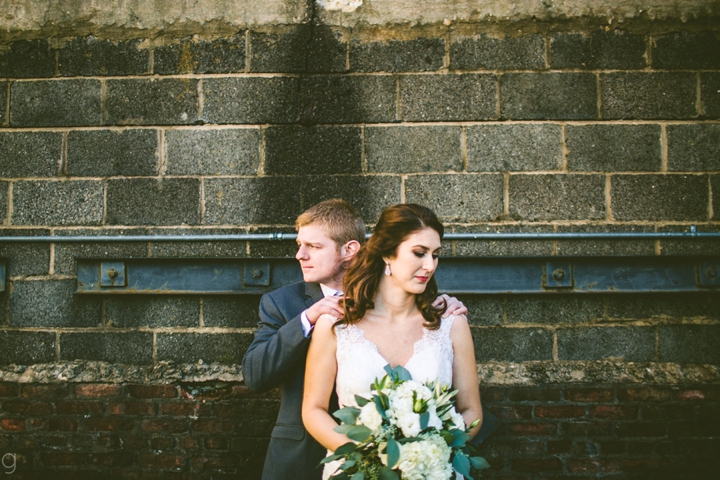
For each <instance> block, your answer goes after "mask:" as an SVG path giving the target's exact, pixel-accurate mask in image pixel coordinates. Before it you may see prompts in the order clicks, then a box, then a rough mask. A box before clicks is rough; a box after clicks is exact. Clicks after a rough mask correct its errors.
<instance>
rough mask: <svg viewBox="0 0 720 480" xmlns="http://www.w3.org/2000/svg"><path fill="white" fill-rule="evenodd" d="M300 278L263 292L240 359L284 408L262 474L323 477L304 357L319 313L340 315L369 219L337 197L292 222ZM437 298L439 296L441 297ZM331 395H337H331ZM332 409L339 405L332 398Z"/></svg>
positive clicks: (266, 478)
mask: <svg viewBox="0 0 720 480" xmlns="http://www.w3.org/2000/svg"><path fill="white" fill-rule="evenodd" d="M295 228H296V229H297V232H298V235H297V244H298V251H297V254H296V255H295V258H296V259H297V260H298V261H299V262H300V267H301V269H302V274H303V281H302V282H298V283H294V284H292V285H287V286H285V287H282V288H279V289H277V290H275V291H274V292H271V293H268V294H265V295H263V296H262V299H261V300H260V322H259V323H258V329H257V332H255V339H254V340H253V342H252V344H251V345H250V347H249V348H248V351H247V353H246V354H245V358H243V376H244V378H245V383H246V385H247V386H248V387H249V388H250V389H251V390H253V391H255V392H263V391H267V390H270V389H271V388H275V387H278V386H279V387H281V391H282V393H281V399H280V412H279V414H278V418H277V421H276V423H275V427H274V428H273V431H272V434H271V436H270V445H269V447H268V451H267V456H266V457H265V466H264V468H263V474H262V478H263V480H304V479H313V480H314V479H320V478H321V477H322V468H320V467H318V464H319V463H320V460H322V459H323V458H324V457H325V455H326V450H325V449H324V448H323V447H322V446H321V445H320V444H319V443H317V442H316V441H315V439H313V438H312V437H311V436H310V434H309V433H308V432H307V431H306V430H305V427H303V424H302V418H301V407H302V397H303V383H304V380H305V356H306V354H307V349H308V345H309V343H310V337H311V336H312V330H313V327H314V326H315V322H316V321H317V319H318V318H319V317H320V316H321V315H323V314H325V313H327V314H330V315H332V316H334V317H338V318H339V317H342V316H343V309H342V307H341V306H340V298H342V297H341V295H342V292H341V288H342V280H343V277H344V275H345V269H346V268H347V265H348V264H349V262H350V261H351V260H352V259H353V258H355V255H356V254H357V252H358V250H359V249H360V245H361V244H362V243H363V242H364V241H365V224H364V223H363V221H362V219H361V218H360V216H359V215H358V213H357V211H355V209H354V208H353V207H352V206H350V204H348V203H347V202H345V201H343V200H339V199H333V200H326V201H324V202H321V203H319V204H317V205H315V206H314V207H312V208H310V209H309V210H307V211H306V212H304V213H302V214H301V215H300V216H299V217H298V218H297V220H296V221H295ZM443 298H444V299H445V301H446V302H447V304H448V309H447V311H448V313H454V314H456V315H462V314H465V313H467V309H466V308H465V306H464V305H463V304H462V303H460V302H459V301H458V300H456V299H455V298H451V297H448V296H446V295H445V296H443ZM438 300H439V299H438ZM333 397H334V395H333ZM331 402H332V403H334V405H333V404H332V403H331V405H330V410H329V411H330V412H334V411H335V410H336V409H337V399H336V398H333V399H332V400H331Z"/></svg>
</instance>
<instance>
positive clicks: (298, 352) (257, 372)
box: [243, 295, 310, 392]
mask: <svg viewBox="0 0 720 480" xmlns="http://www.w3.org/2000/svg"><path fill="white" fill-rule="evenodd" d="M309 344H310V339H309V338H306V337H305V335H303V329H302V323H301V322H300V315H297V316H295V317H293V318H291V319H287V318H285V316H284V315H283V313H282V312H281V311H280V309H279V308H278V307H277V305H276V304H275V301H274V300H273V298H272V297H271V296H270V295H263V297H262V299H261V300H260V322H259V323H258V329H257V331H256V332H255V338H254V339H253V341H252V343H251V344H250V347H249V348H248V350H247V352H246V353H245V357H244V358H243V377H244V379H245V384H246V385H247V386H248V387H249V388H250V389H251V390H253V391H255V392H264V391H267V390H270V389H271V388H274V387H277V386H278V385H280V384H282V383H283V382H284V381H285V378H286V376H287V374H288V372H289V371H290V370H291V369H292V368H293V367H296V366H297V365H298V361H303V360H304V359H305V355H306V354H307V349H308V345H309Z"/></svg>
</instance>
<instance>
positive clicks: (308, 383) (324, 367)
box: [302, 315, 350, 451]
mask: <svg viewBox="0 0 720 480" xmlns="http://www.w3.org/2000/svg"><path fill="white" fill-rule="evenodd" d="M334 323H335V319H334V318H332V317H330V316H328V315H323V316H321V317H320V318H319V319H318V321H317V323H315V328H314V329H313V333H312V340H311V341H310V348H309V350H308V355H307V363H306V365H305V390H304V393H303V403H302V419H303V423H304V424H305V428H306V429H307V431H308V432H310V435H312V436H313V437H314V438H315V440H317V441H318V442H320V444H322V445H323V446H324V447H325V448H327V449H329V450H333V451H335V449H337V448H338V447H339V446H341V445H343V444H345V443H347V442H349V441H350V439H348V437H347V436H345V435H342V434H340V433H337V432H335V431H334V430H333V428H335V427H337V423H336V422H335V420H333V418H332V417H331V416H330V413H329V412H328V406H329V404H330V396H331V395H332V390H333V388H334V386H335V376H336V375H337V361H336V359H335V352H336V350H337V340H336V339H335V335H333V332H332V326H333V324H334Z"/></svg>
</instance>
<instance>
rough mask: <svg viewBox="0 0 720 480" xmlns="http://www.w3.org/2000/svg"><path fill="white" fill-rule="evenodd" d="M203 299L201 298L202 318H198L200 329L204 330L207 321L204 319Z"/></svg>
mask: <svg viewBox="0 0 720 480" xmlns="http://www.w3.org/2000/svg"><path fill="white" fill-rule="evenodd" d="M203 313H204V312H203V298H202V297H200V318H198V325H199V326H200V328H203V327H204V326H205V319H204V317H203Z"/></svg>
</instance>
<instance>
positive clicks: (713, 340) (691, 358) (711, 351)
mask: <svg viewBox="0 0 720 480" xmlns="http://www.w3.org/2000/svg"><path fill="white" fill-rule="evenodd" d="M658 336H659V338H660V342H659V343H660V359H659V360H660V361H661V362H677V363H699V364H709V365H717V364H718V363H720V325H662V326H660V327H659V328H658Z"/></svg>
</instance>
